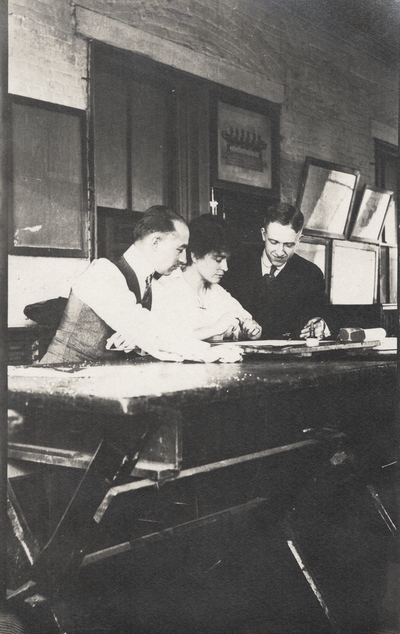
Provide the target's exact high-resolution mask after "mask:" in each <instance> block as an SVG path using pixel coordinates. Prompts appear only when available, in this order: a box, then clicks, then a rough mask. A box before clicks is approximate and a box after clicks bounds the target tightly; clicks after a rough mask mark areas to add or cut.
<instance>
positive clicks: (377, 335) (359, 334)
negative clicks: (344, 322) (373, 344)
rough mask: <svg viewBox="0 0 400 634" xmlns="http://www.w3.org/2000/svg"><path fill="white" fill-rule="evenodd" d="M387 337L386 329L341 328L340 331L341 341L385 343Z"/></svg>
mask: <svg viewBox="0 0 400 634" xmlns="http://www.w3.org/2000/svg"><path fill="white" fill-rule="evenodd" d="M385 337H386V331H385V329H384V328H341V329H340V330H339V335H338V339H339V341H351V342H362V341H375V340H377V341H381V342H382V341H383V340H384V339H385Z"/></svg>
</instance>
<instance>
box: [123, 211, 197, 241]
mask: <svg viewBox="0 0 400 634" xmlns="http://www.w3.org/2000/svg"><path fill="white" fill-rule="evenodd" d="M175 222H183V224H186V220H185V219H184V218H183V216H180V215H179V214H177V213H175V211H172V210H171V209H168V207H164V205H154V206H153V207H150V208H149V209H147V211H145V212H144V213H143V214H142V217H141V219H140V220H139V222H138V223H137V225H136V226H135V228H134V230H133V241H134V242H136V241H137V240H143V238H145V237H146V236H148V235H150V234H151V233H156V232H157V231H160V232H161V233H173V232H174V231H176V229H175Z"/></svg>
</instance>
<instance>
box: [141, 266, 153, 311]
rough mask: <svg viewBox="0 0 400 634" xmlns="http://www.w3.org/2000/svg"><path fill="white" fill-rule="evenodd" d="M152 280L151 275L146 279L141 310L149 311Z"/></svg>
mask: <svg viewBox="0 0 400 634" xmlns="http://www.w3.org/2000/svg"><path fill="white" fill-rule="evenodd" d="M152 279H153V275H148V276H147V277H146V287H145V289H144V293H143V297H142V301H141V304H142V306H143V308H147V310H150V309H151V299H152V294H151V281H152Z"/></svg>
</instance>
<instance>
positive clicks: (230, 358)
mask: <svg viewBox="0 0 400 634" xmlns="http://www.w3.org/2000/svg"><path fill="white" fill-rule="evenodd" d="M241 360H242V351H241V350H240V347H239V346H230V345H227V344H222V345H218V346H212V347H211V348H210V350H208V352H207V353H205V354H204V356H203V359H202V361H204V363H214V362H215V361H219V363H237V362H238V361H241Z"/></svg>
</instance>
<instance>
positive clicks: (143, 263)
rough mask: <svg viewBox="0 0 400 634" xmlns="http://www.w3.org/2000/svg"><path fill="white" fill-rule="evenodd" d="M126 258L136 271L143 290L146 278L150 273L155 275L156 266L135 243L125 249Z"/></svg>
mask: <svg viewBox="0 0 400 634" xmlns="http://www.w3.org/2000/svg"><path fill="white" fill-rule="evenodd" d="M124 258H125V260H126V261H127V262H128V264H129V266H130V267H131V268H132V269H133V270H134V271H135V273H136V277H137V278H138V282H139V286H140V290H141V291H143V289H144V288H145V286H146V278H148V276H149V275H153V274H154V272H155V271H154V267H153V266H152V264H150V262H149V261H148V260H147V258H145V257H144V255H143V254H142V252H141V251H139V249H138V248H137V247H136V246H135V245H134V244H132V245H131V246H130V247H129V249H127V250H126V251H125V253H124Z"/></svg>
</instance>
